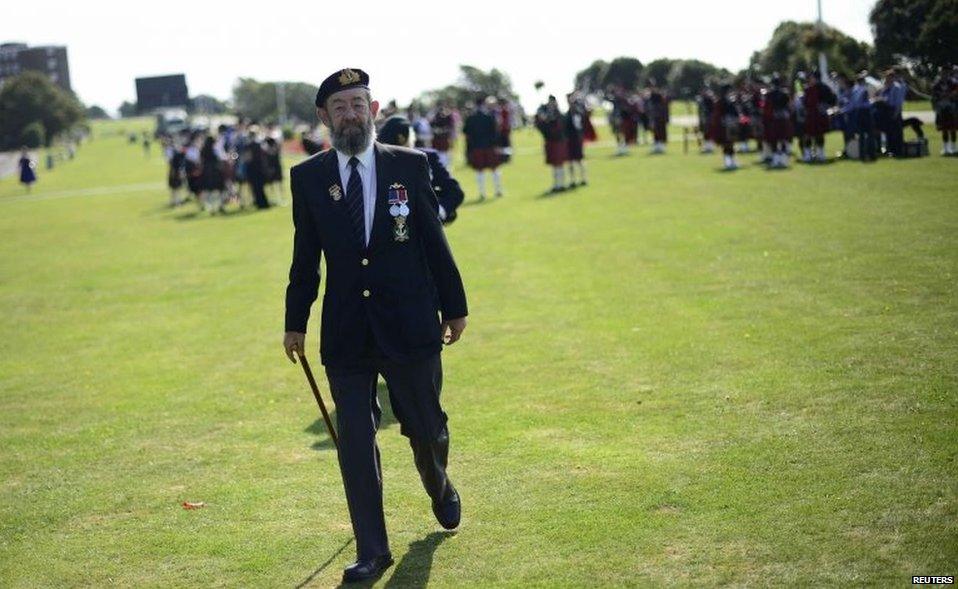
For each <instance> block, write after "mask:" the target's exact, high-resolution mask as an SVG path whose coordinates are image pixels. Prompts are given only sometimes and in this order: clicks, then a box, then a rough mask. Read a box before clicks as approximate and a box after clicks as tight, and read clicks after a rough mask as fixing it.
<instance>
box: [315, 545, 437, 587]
mask: <svg viewBox="0 0 958 589" xmlns="http://www.w3.org/2000/svg"><path fill="white" fill-rule="evenodd" d="M455 535H456V532H432V533H431V534H428V535H427V536H426V537H425V538H423V539H422V540H416V541H415V542H413V543H411V544H410V545H409V550H408V551H407V552H406V554H404V555H403V557H402V559H401V560H400V561H399V564H397V565H396V568H395V569H393V571H392V575H390V576H389V579H387V580H386V584H385V585H384V587H385V589H420V588H424V587H426V585H427V584H428V583H429V573H430V572H432V559H433V555H434V554H435V553H436V549H437V548H439V545H440V544H442V543H443V542H444V541H445V540H446V538H449V537H450V536H455ZM386 574H387V575H388V574H389V571H388V570H387V571H386ZM379 581H380V579H375V580H372V581H365V582H362V583H350V584H348V585H347V584H345V583H340V585H339V586H340V587H372V586H373V585H375V584H376V583H377V582H379ZM297 589H298V588H297Z"/></svg>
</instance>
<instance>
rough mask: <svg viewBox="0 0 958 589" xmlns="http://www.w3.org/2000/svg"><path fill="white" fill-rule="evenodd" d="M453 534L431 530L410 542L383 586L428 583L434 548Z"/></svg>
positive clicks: (413, 586) (406, 585)
mask: <svg viewBox="0 0 958 589" xmlns="http://www.w3.org/2000/svg"><path fill="white" fill-rule="evenodd" d="M455 535H456V532H432V533H431V534H428V535H427V536H426V537H425V538H423V539H422V540H416V541H415V542H413V543H411V544H410V545H409V550H408V551H407V552H406V554H404V555H403V557H402V559H401V560H400V561H399V564H397V565H396V569H395V570H394V571H393V574H392V575H391V576H390V577H389V580H387V581H386V585H385V587H386V588H387V589H394V588H395V589H398V588H400V587H402V588H407V587H412V588H417V587H425V586H426V585H427V584H428V583H429V573H430V572H431V571H432V561H433V556H434V555H435V553H436V549H437V548H439V545H440V544H442V543H443V542H444V541H445V540H446V538H449V537H451V536H455Z"/></svg>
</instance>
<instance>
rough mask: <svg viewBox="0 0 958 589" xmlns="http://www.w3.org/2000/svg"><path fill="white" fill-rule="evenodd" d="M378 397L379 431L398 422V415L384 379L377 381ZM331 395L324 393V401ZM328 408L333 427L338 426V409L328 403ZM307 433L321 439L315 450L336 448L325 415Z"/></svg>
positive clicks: (315, 444) (315, 445)
mask: <svg viewBox="0 0 958 589" xmlns="http://www.w3.org/2000/svg"><path fill="white" fill-rule="evenodd" d="M376 398H377V399H379V406H380V408H381V411H382V412H381V413H380V416H379V431H382V430H384V429H386V428H388V427H389V426H391V425H392V424H394V423H397V420H396V416H395V415H394V414H393V408H392V405H391V404H390V403H389V391H388V390H387V389H386V383H384V382H383V381H381V380H380V381H378V382H377V383H376ZM329 400H330V399H329V395H328V394H324V395H323V402H324V403H325V402H328V401H329ZM327 410H329V420H330V421H332V422H333V427H336V410H335V409H334V408H332V407H331V406H329V405H327ZM316 412H317V413H318V412H319V407H316ZM305 431H306V432H307V433H310V434H314V435H316V436H319V438H320V439H319V440H318V441H316V442H315V443H313V445H312V448H313V450H335V449H336V447H335V446H334V445H333V439H332V438H330V437H329V431H327V430H326V421H325V420H324V419H323V416H322V415H320V416H319V417H318V418H317V419H316V421H314V422H313V423H312V424H310V426H309V427H307V428H306V430H305Z"/></svg>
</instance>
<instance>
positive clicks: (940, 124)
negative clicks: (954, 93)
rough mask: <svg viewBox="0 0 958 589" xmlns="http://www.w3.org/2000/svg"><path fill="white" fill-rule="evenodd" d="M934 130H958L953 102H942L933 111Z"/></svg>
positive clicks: (957, 116)
mask: <svg viewBox="0 0 958 589" xmlns="http://www.w3.org/2000/svg"><path fill="white" fill-rule="evenodd" d="M935 128H936V129H938V130H939V131H956V130H958V108H956V107H955V104H954V103H953V102H950V101H948V102H945V101H944V100H943V101H941V102H940V103H939V104H938V108H936V109H935Z"/></svg>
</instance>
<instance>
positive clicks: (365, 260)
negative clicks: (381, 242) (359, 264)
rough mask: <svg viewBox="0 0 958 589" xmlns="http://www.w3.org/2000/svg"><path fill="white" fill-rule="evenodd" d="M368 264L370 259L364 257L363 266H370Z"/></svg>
mask: <svg viewBox="0 0 958 589" xmlns="http://www.w3.org/2000/svg"><path fill="white" fill-rule="evenodd" d="M368 265H369V260H368V259H366V258H363V266H368Z"/></svg>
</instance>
